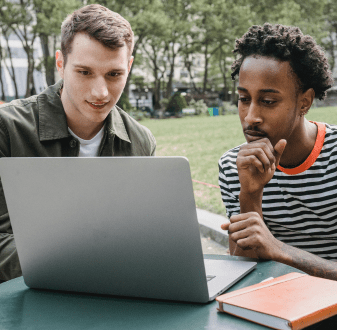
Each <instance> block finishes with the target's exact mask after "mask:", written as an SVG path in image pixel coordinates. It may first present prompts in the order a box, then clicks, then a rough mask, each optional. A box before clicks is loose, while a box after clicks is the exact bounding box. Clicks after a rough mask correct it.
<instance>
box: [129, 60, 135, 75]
mask: <svg viewBox="0 0 337 330" xmlns="http://www.w3.org/2000/svg"><path fill="white" fill-rule="evenodd" d="M133 59H134V57H133V56H131V57H130V60H129V64H128V73H130V70H131V66H132V63H133Z"/></svg>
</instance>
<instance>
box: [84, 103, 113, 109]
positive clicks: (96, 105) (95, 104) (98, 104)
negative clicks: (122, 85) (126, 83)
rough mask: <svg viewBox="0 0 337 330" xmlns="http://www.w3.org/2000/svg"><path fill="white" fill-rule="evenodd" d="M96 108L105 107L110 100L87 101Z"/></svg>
mask: <svg viewBox="0 0 337 330" xmlns="http://www.w3.org/2000/svg"><path fill="white" fill-rule="evenodd" d="M86 102H87V103H88V104H89V105H90V106H91V107H92V108H94V109H103V108H104V107H105V106H106V105H107V104H108V103H109V102H89V101H86Z"/></svg>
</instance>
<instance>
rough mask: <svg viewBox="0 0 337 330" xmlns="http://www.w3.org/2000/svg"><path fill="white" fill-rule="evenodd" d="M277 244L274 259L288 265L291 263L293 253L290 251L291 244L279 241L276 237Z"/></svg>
mask: <svg viewBox="0 0 337 330" xmlns="http://www.w3.org/2000/svg"><path fill="white" fill-rule="evenodd" d="M275 241H276V245H277V253H276V254H275V255H274V257H273V260H274V261H277V262H281V263H283V264H286V265H290V264H291V254H290V253H289V248H291V247H290V246H289V245H287V244H285V243H283V242H281V241H279V240H278V239H277V238H275Z"/></svg>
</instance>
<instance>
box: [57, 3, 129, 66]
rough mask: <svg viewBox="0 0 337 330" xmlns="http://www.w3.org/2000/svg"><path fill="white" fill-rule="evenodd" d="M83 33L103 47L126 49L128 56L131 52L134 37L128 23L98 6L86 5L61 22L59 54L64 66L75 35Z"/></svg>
mask: <svg viewBox="0 0 337 330" xmlns="http://www.w3.org/2000/svg"><path fill="white" fill-rule="evenodd" d="M79 32H84V33H87V34H88V35H89V36H90V37H92V38H94V39H96V40H97V41H98V42H100V43H101V44H103V45H104V46H106V47H108V48H111V49H112V50H115V49H117V48H119V47H124V46H127V47H128V53H129V56H131V54H132V51H133V44H134V37H133V32H132V29H131V25H130V23H129V22H128V21H127V20H126V19H125V18H123V17H122V16H121V15H119V14H117V13H115V12H113V11H111V10H110V9H108V8H105V7H103V6H101V5H98V4H93V5H88V6H85V7H83V8H80V9H78V10H75V11H74V12H73V13H72V14H70V15H68V17H67V18H66V19H65V20H64V21H63V23H62V26H61V52H62V55H63V57H64V65H65V64H66V61H67V55H68V54H70V53H71V47H72V43H73V40H74V37H75V35H76V33H79Z"/></svg>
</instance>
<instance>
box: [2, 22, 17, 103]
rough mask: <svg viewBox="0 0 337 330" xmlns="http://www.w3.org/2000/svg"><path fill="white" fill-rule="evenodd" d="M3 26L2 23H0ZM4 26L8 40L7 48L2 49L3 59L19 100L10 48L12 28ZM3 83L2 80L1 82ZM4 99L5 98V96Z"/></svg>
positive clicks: (4, 35) (3, 32) (4, 33)
mask: <svg viewBox="0 0 337 330" xmlns="http://www.w3.org/2000/svg"><path fill="white" fill-rule="evenodd" d="M0 24H1V23H0ZM1 25H2V29H1V30H2V35H3V37H4V38H5V40H6V48H2V47H1V48H2V49H1V52H2V57H3V63H4V66H5V68H6V70H7V71H8V73H9V76H10V77H11V79H12V81H13V85H14V92H15V98H16V99H17V98H19V92H18V85H17V83H16V76H15V70H14V65H13V57H12V50H11V48H10V46H9V34H10V32H11V30H10V28H9V27H8V26H6V25H5V24H1ZM7 59H8V60H9V63H10V65H9V66H8V65H7ZM1 81H2V80H1ZM2 93H3V95H4V90H2ZM3 99H4V96H3Z"/></svg>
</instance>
